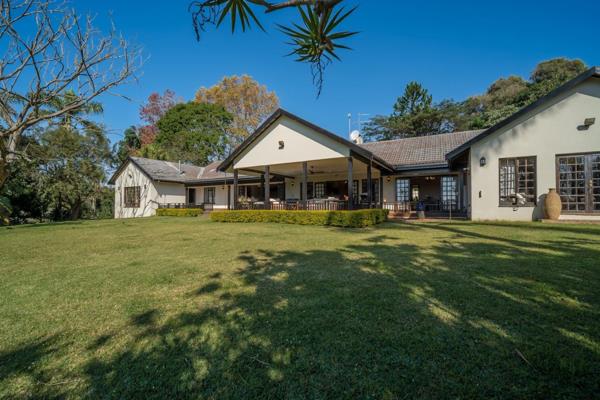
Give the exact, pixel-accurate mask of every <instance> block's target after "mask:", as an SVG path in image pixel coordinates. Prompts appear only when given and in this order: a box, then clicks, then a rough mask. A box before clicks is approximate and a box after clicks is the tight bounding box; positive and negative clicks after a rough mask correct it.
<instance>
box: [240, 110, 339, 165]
mask: <svg viewBox="0 0 600 400" xmlns="http://www.w3.org/2000/svg"><path fill="white" fill-rule="evenodd" d="M280 141H282V142H283V144H284V146H283V148H282V149H280V148H279V147H280V146H279V142H280ZM349 155H350V153H349V149H348V147H347V146H345V145H343V144H341V143H339V142H337V141H335V140H333V139H330V138H328V137H326V136H324V135H323V134H321V133H318V132H316V131H315V130H313V129H311V128H309V127H307V126H305V125H303V124H300V123H298V122H296V121H294V120H292V119H290V118H288V117H285V116H283V117H281V118H279V119H278V120H277V121H276V122H275V123H274V124H273V125H272V126H271V127H270V128H269V129H267V130H266V131H265V132H264V133H263V134H262V135H261V137H260V138H259V139H257V140H256V142H255V143H254V144H253V145H252V146H249V148H248V149H246V151H245V152H244V153H242V155H241V156H240V157H239V158H238V161H237V162H236V163H235V164H234V168H236V169H241V168H253V167H260V166H264V165H277V164H289V163H295V162H303V161H312V160H326V159H331V158H340V157H348V156H349Z"/></svg>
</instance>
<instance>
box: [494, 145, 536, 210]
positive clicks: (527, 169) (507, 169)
mask: <svg viewBox="0 0 600 400" xmlns="http://www.w3.org/2000/svg"><path fill="white" fill-rule="evenodd" d="M499 176H500V206H509V207H520V206H534V205H535V204H536V197H537V192H536V187H535V181H536V165H535V157H520V158H502V159H500V174H499Z"/></svg>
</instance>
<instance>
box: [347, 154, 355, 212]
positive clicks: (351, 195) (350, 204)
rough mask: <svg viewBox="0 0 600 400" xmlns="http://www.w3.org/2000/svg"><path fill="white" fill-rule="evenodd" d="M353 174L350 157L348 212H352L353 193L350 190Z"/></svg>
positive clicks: (350, 158) (349, 158)
mask: <svg viewBox="0 0 600 400" xmlns="http://www.w3.org/2000/svg"><path fill="white" fill-rule="evenodd" d="M352 178H353V174H352V157H348V210H352V209H353V208H354V207H353V203H354V200H353V196H354V191H353V190H352V189H353V188H352V186H353V185H352V183H353V180H352Z"/></svg>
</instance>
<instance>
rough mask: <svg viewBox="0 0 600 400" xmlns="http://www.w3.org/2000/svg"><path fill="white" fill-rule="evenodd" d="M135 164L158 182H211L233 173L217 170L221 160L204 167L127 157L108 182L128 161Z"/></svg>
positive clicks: (111, 182)
mask: <svg viewBox="0 0 600 400" xmlns="http://www.w3.org/2000/svg"><path fill="white" fill-rule="evenodd" d="M130 162H131V163H133V164H134V165H135V166H137V167H138V168H139V169H140V170H141V171H142V172H143V173H144V175H146V176H147V177H148V178H149V179H151V180H154V181H160V182H171V183H185V184H188V183H193V182H212V181H223V180H225V179H233V174H230V173H225V172H220V171H218V170H217V167H218V166H219V164H221V161H215V162H212V163H210V164H208V165H207V166H206V167H199V166H196V165H192V164H185V163H181V170H180V169H179V168H180V165H179V162H173V161H163V160H153V159H150V158H143V157H129V158H128V159H127V160H126V161H125V162H124V163H123V164H122V165H121V166H120V167H119V168H118V169H117V170H116V171H115V173H114V174H113V176H112V177H111V178H110V180H109V181H108V183H109V184H110V185H114V184H115V182H116V180H117V178H118V176H119V175H120V174H121V172H123V170H124V169H125V167H127V165H128V164H129V163H130ZM239 178H240V179H241V180H246V179H257V178H256V177H253V176H247V175H240V176H239Z"/></svg>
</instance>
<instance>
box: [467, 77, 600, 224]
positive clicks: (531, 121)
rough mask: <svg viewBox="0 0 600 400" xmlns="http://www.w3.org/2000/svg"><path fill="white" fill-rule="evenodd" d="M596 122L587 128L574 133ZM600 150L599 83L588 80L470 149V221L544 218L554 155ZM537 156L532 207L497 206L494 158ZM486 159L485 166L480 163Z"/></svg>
mask: <svg viewBox="0 0 600 400" xmlns="http://www.w3.org/2000/svg"><path fill="white" fill-rule="evenodd" d="M586 118H596V123H595V124H594V125H592V126H591V127H589V129H588V130H578V129H577V128H578V126H580V125H582V124H583V122H584V120H585V119H586ZM596 151H597V152H600V79H597V78H591V79H589V80H587V81H585V82H584V83H582V84H580V85H579V86H577V87H576V88H575V89H573V90H571V91H570V92H568V93H566V94H564V95H562V96H561V97H560V98H558V99H556V100H555V101H553V102H552V103H551V104H548V105H546V106H543V107H542V108H540V109H538V110H535V112H531V113H529V115H526V116H525V117H523V118H521V119H520V120H518V121H515V122H514V123H513V124H511V125H510V126H508V127H507V128H505V129H503V130H502V131H499V132H496V133H494V134H492V135H490V136H488V137H487V138H485V139H482V140H481V141H479V142H477V143H476V144H475V145H473V146H472V147H471V152H470V171H471V207H472V209H471V217H472V219H475V220H522V221H531V220H536V219H539V218H542V217H543V214H544V212H543V202H544V197H545V194H546V193H547V192H548V189H549V188H555V187H556V155H561V154H573V153H575V154H576V153H587V152H596ZM526 156H536V157H537V159H536V164H537V168H536V173H537V182H536V190H537V196H538V200H537V205H536V206H535V207H518V208H513V207H500V206H499V168H498V165H499V159H500V158H507V157H526ZM482 157H485V158H486V162H487V163H486V165H485V166H484V167H481V166H480V165H479V162H480V159H481V158H482Z"/></svg>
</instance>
